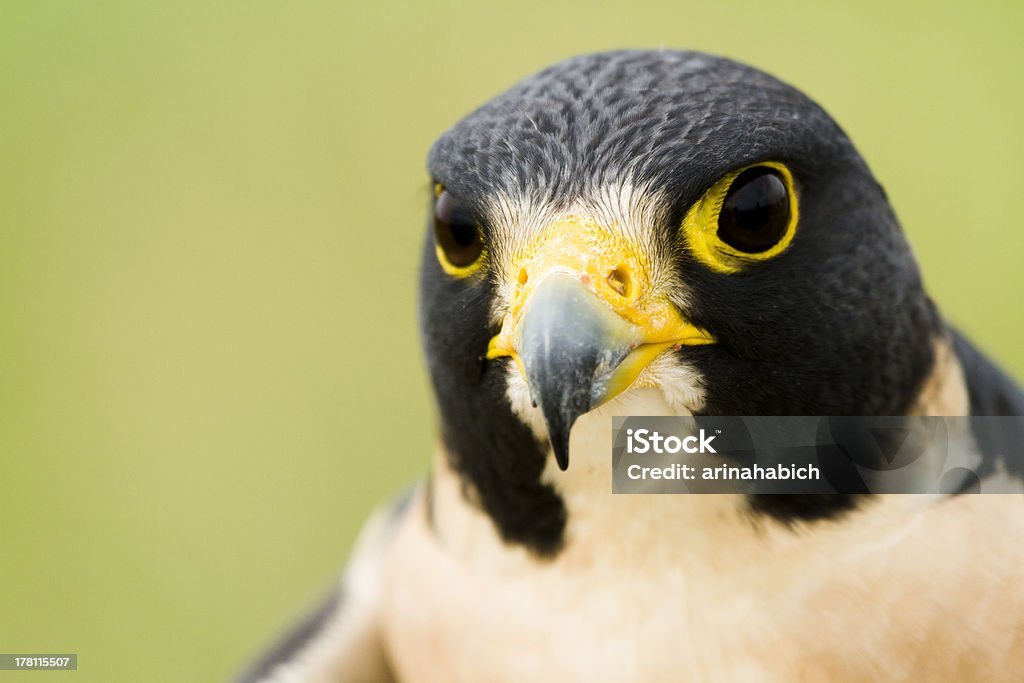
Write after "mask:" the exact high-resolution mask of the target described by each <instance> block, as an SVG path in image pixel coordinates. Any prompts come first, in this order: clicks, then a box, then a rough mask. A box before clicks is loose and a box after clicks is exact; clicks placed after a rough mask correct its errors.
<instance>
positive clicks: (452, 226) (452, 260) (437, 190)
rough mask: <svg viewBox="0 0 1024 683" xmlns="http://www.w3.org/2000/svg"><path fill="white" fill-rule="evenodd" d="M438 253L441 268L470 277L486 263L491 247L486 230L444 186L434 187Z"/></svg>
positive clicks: (452, 273) (435, 238) (435, 243)
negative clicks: (485, 236)
mask: <svg viewBox="0 0 1024 683" xmlns="http://www.w3.org/2000/svg"><path fill="white" fill-rule="evenodd" d="M432 220H433V227H434V253H435V254H436V255H437V261H438V263H440V264H441V269H442V270H444V272H445V273H447V274H448V275H451V276H452V277H457V278H466V277H469V276H470V275H472V274H473V273H475V272H477V271H478V270H480V268H481V267H483V265H484V263H485V262H486V258H487V247H486V245H485V244H484V240H483V231H482V230H481V228H480V225H479V223H478V222H477V220H476V218H475V217H474V216H473V215H472V213H470V211H469V210H468V209H467V208H466V207H465V205H464V204H463V203H462V202H460V201H459V200H458V199H456V198H455V197H453V196H452V195H451V194H449V193H448V191H447V190H445V189H444V187H442V186H441V185H439V184H438V185H435V186H434V207H433V219H432Z"/></svg>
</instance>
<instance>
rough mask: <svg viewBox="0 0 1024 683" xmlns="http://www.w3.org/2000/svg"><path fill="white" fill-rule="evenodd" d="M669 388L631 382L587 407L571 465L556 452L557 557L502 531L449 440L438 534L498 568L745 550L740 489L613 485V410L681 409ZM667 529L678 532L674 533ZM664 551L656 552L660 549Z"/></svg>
mask: <svg viewBox="0 0 1024 683" xmlns="http://www.w3.org/2000/svg"><path fill="white" fill-rule="evenodd" d="M677 414H679V413H678V412H677V411H674V410H672V409H671V408H670V407H669V406H668V405H667V403H666V402H665V401H664V399H663V397H662V395H661V392H659V391H657V390H654V389H650V390H639V391H632V392H628V393H627V394H625V395H623V396H621V397H619V398H617V399H615V400H614V401H612V402H611V403H609V404H607V405H606V406H603V407H602V408H600V409H598V410H596V411H594V412H591V413H589V414H587V415H584V416H583V417H581V418H580V419H579V420H578V421H577V423H576V425H575V427H574V428H573V432H572V439H571V443H570V466H569V469H568V470H567V471H565V472H562V471H561V470H559V468H558V466H557V464H556V463H555V461H554V458H553V457H549V460H548V463H547V467H546V468H545V471H544V474H543V481H544V482H545V483H547V484H550V485H551V486H552V487H553V488H554V489H555V490H556V491H557V492H558V493H559V495H560V497H561V498H562V500H563V502H564V504H565V508H566V513H567V524H566V528H565V536H564V543H563V547H562V548H561V550H560V551H559V552H558V553H557V554H556V555H555V556H554V557H551V558H539V557H537V556H536V555H535V554H534V553H532V552H530V551H529V550H528V549H526V548H524V547H521V546H517V545H514V544H508V543H506V542H504V541H502V539H501V537H500V535H499V533H498V531H497V528H496V526H495V525H494V523H493V521H492V520H490V519H489V518H488V517H487V515H486V513H484V512H483V510H482V509H481V508H480V506H479V505H477V504H475V502H474V500H473V496H472V492H469V494H468V495H467V494H466V493H465V487H464V486H463V482H462V480H461V479H460V478H459V476H458V475H457V474H456V473H455V472H453V471H452V469H451V468H450V467H449V465H448V459H447V456H446V454H445V453H444V452H443V449H440V453H439V456H438V457H437V458H436V460H435V467H434V474H433V487H434V494H433V503H432V513H433V521H434V528H435V531H436V533H437V536H438V538H439V540H440V541H441V542H442V544H443V545H445V546H446V547H447V549H448V551H449V552H451V553H452V554H454V555H455V556H456V557H458V558H459V559H460V560H461V561H464V562H470V563H472V564H476V565H478V566H480V568H481V569H484V568H486V570H487V571H493V572H497V573H504V572H509V573H516V572H517V571H519V570H521V569H523V568H526V567H536V566H537V565H538V564H541V565H543V564H545V563H546V564H549V565H552V566H562V567H564V566H566V565H575V566H578V565H584V566H596V565H600V566H604V567H612V566H616V565H622V564H627V565H631V566H632V567H633V569H641V570H642V569H643V568H644V567H643V566H641V565H646V566H647V567H648V568H649V569H651V570H652V571H653V570H655V569H656V568H658V567H667V566H676V567H684V566H686V565H688V564H690V563H692V562H699V563H700V564H702V565H705V566H707V564H708V563H709V562H711V563H712V564H713V563H715V562H716V558H719V557H721V558H722V559H723V561H724V560H726V559H727V558H728V557H735V556H736V546H737V545H742V544H743V543H747V542H753V541H756V539H757V535H758V529H757V528H756V526H755V525H754V524H752V523H751V521H750V516H749V512H748V509H747V506H746V503H745V500H744V497H743V496H741V495H624V494H613V493H612V426H611V420H612V416H613V415H650V416H658V415H677ZM667 539H671V540H672V542H670V543H666V542H665V541H666V540H667ZM654 551H657V552H654Z"/></svg>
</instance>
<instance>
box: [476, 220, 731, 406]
mask: <svg viewBox="0 0 1024 683" xmlns="http://www.w3.org/2000/svg"><path fill="white" fill-rule="evenodd" d="M647 258H648V256H647V253H646V252H645V250H644V249H643V248H642V246H640V245H635V244H632V243H631V242H630V241H629V240H627V239H626V238H625V237H624V236H623V235H622V234H621V231H618V230H610V229H608V228H605V227H603V226H601V225H599V224H598V223H597V222H596V221H595V220H593V219H592V218H589V217H582V216H566V217H564V218H561V219H559V220H557V221H555V222H553V223H551V224H549V225H548V226H547V227H546V228H545V229H544V230H543V231H542V232H541V234H540V235H539V236H538V237H537V239H535V240H534V241H533V242H532V243H531V244H529V245H527V246H526V247H525V248H524V249H522V250H521V251H520V252H519V253H517V254H516V255H515V256H514V257H513V258H512V259H511V263H512V265H511V267H510V269H509V270H508V271H507V272H509V273H510V274H511V278H512V282H511V283H510V284H511V285H512V287H513V288H514V292H513V296H512V301H511V305H510V307H509V309H508V311H507V313H506V316H505V318H504V320H503V322H502V327H501V330H500V332H499V333H498V334H497V335H496V336H495V337H494V338H493V339H491V342H490V344H489V345H488V349H487V357H488V358H498V357H501V356H510V357H512V358H513V359H514V360H515V361H516V363H517V364H519V369H520V371H521V372H522V371H523V367H522V363H521V361H520V360H519V357H518V353H517V352H516V345H517V343H518V341H519V325H520V322H521V320H522V317H523V314H524V313H525V311H526V308H527V306H528V304H529V301H530V298H531V295H532V293H533V292H534V290H535V289H536V287H537V286H538V285H539V284H540V283H541V282H542V281H543V279H544V278H545V277H546V276H547V275H548V274H550V273H554V272H561V273H564V274H568V275H570V276H572V277H574V278H577V279H578V280H579V281H580V283H581V284H583V285H584V286H586V287H587V288H588V289H590V290H591V291H592V292H593V293H594V294H595V295H596V296H597V297H598V298H599V299H600V300H601V301H602V302H604V303H605V304H607V305H608V307H609V308H610V309H611V310H612V311H614V312H615V313H616V314H618V315H619V316H620V317H621V318H622V319H624V320H625V321H627V322H629V323H631V324H632V326H635V331H636V333H637V334H636V338H638V339H640V340H641V341H639V342H638V343H636V349H635V351H633V353H631V354H630V356H629V357H627V359H626V360H625V361H624V362H623V363H622V365H621V366H620V369H619V370H618V371H617V372H616V373H615V374H614V375H613V377H612V386H610V387H609V396H611V395H614V394H617V393H619V392H621V391H623V390H625V389H626V388H627V387H628V386H629V385H630V384H632V382H633V381H634V380H635V379H636V377H637V376H638V375H639V373H640V372H641V371H642V370H643V368H644V367H646V365H647V364H648V363H649V362H650V361H651V360H653V359H654V357H655V356H657V355H658V354H659V353H661V352H662V351H664V350H665V349H668V348H671V347H673V346H679V345H700V344H711V343H714V339H713V338H712V337H711V335H710V334H708V333H707V332H706V331H705V330H702V329H700V328H698V327H696V326H695V325H693V324H692V323H691V322H689V321H687V320H685V319H684V318H683V317H682V315H680V313H679V311H678V309H677V308H676V307H675V305H674V304H673V303H672V302H671V301H670V300H669V299H668V297H667V296H666V295H665V293H663V292H658V291H655V290H654V288H653V287H652V286H651V283H650V280H649V277H648V274H649V273H650V272H651V269H650V264H649V263H648V261H647ZM523 374H524V377H525V373H523Z"/></svg>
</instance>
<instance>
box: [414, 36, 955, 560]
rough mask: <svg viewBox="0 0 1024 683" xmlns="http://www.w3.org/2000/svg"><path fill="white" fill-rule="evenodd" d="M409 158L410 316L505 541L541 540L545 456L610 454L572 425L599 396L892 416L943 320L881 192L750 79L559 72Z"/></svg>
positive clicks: (458, 459) (637, 56)
mask: <svg viewBox="0 0 1024 683" xmlns="http://www.w3.org/2000/svg"><path fill="white" fill-rule="evenodd" d="M428 166H429V172H430V175H431V177H432V180H433V183H434V189H435V191H434V198H433V203H432V207H431V212H430V220H429V224H430V225H429V228H428V230H427V236H426V242H425V249H424V256H423V267H422V280H421V288H420V311H421V327H422V334H423V343H424V347H425V350H426V356H427V359H428V365H429V368H430V373H431V377H432V380H433V384H434V387H435V392H436V395H437V399H438V405H439V412H440V420H441V425H442V431H443V439H444V442H445V445H446V448H447V450H448V453H449V455H450V458H451V460H452V463H453V465H454V466H455V468H456V469H457V470H458V471H459V472H460V473H462V474H463V475H464V476H465V478H466V479H467V481H468V483H470V484H471V485H472V487H473V488H474V489H475V490H476V492H477V493H478V495H479V498H480V500H481V502H482V504H483V506H484V507H485V509H487V511H488V512H489V513H491V515H492V517H494V518H495V519H496V521H497V523H498V527H499V529H500V530H501V532H502V534H503V535H504V536H505V538H506V539H507V540H510V541H522V542H524V543H527V544H528V545H533V546H534V547H537V548H540V549H543V547H544V543H545V541H544V539H546V538H550V537H553V536H552V532H551V529H548V530H547V531H545V529H538V523H537V517H538V515H537V510H540V509H543V508H544V506H545V505H548V504H551V505H554V503H553V502H552V500H553V499H557V493H556V492H555V490H554V489H553V488H552V487H551V486H550V485H549V484H547V483H544V482H542V481H541V475H542V473H543V471H544V469H545V466H546V463H547V462H548V461H549V460H550V459H552V458H553V459H554V461H555V462H556V463H557V465H558V466H559V467H560V468H561V469H562V470H566V468H569V470H568V471H567V472H565V473H564V474H563V475H561V476H567V477H569V476H572V468H571V467H570V465H571V464H573V463H575V462H576V461H577V460H578V459H579V458H592V457H600V458H607V457H609V454H608V453H600V454H589V453H577V452H575V451H572V449H571V448H570V434H571V432H572V429H573V426H574V425H575V424H577V420H578V418H580V416H582V415H584V414H586V413H588V412H591V411H594V410H595V409H598V408H600V407H601V406H602V405H604V404H606V403H607V402H609V401H612V400H613V399H618V400H622V401H623V402H622V403H619V402H618V400H617V402H616V403H615V404H614V405H615V410H617V411H618V412H619V414H623V413H624V412H626V411H627V410H628V409H629V403H628V397H629V396H631V395H635V394H637V393H638V392H644V391H654V392H657V393H658V394H660V397H661V399H662V400H663V401H664V403H665V404H666V405H667V406H668V407H669V409H670V410H671V411H672V412H675V413H679V414H707V415H800V414H805V415H873V414H878V415H886V414H903V413H905V412H907V411H908V410H910V409H911V406H913V404H914V402H915V400H916V399H917V396H918V393H919V391H920V387H921V386H922V383H923V382H924V381H925V379H926V377H927V375H928V373H929V372H930V370H931V369H932V366H933V363H934V354H935V351H934V346H933V343H932V341H933V339H934V338H935V337H936V336H937V335H938V334H939V333H940V330H941V323H940V321H939V318H938V316H937V315H936V313H935V311H934V308H933V306H932V305H931V303H930V301H929V300H928V298H927V296H926V295H925V293H924V291H923V288H922V284H921V279H920V275H919V272H918V269H917V266H916V264H915V262H914V259H913V256H912V254H911V251H910V249H909V248H908V245H907V243H906V241H905V239H904V237H903V234H902V232H901V231H900V229H899V226H898V223H897V221H896V219H895V217H894V214H893V211H892V209H891V208H890V206H889V203H888V201H887V199H886V196H885V193H884V191H883V190H882V188H881V187H880V186H879V184H878V183H877V182H876V181H875V179H874V178H873V176H872V174H871V172H870V171H869V169H868V167H867V166H866V164H865V163H864V161H863V160H862V159H861V157H860V155H859V154H858V153H857V151H856V150H855V149H854V147H853V145H852V144H851V142H850V140H849V139H848V138H847V136H846V135H845V134H844V133H843V131H842V130H841V129H840V128H839V126H838V125H837V124H836V123H835V122H834V121H833V120H832V119H831V118H830V117H829V116H828V115H827V114H826V113H825V112H824V111H823V110H822V109H821V108H820V107H818V106H817V105H816V104H815V103H814V102H812V101H811V100H810V99H808V98H807V97H806V96H805V95H803V94H802V93H800V92H799V91H797V90H795V89H794V88H792V87H790V86H788V85H786V84H784V83H782V82H780V81H778V80H776V79H775V78H772V77H771V76H768V75H766V74H764V73H762V72H760V71H758V70H756V69H753V68H751V67H748V66H745V65H742V64H738V63H736V62H733V61H730V60H727V59H723V58H720V57H715V56H711V55H707V54H701V53H696V52H675V51H653V52H649V51H629V52H612V53H601V54H594V55H588V56H582V57H577V58H574V59H570V60H568V61H565V62H562V63H560V64H557V65H555V66H553V67H551V68H549V69H546V70H544V71H542V72H540V73H539V74H537V75H535V76H533V77H530V78H528V79H526V80H524V81H522V82H521V83H519V84H517V85H515V86H513V87H512V88H511V89H510V90H508V91H506V92H505V93H503V94H501V95H499V96H498V97H496V98H495V99H493V100H491V101H490V102H488V103H487V104H485V105H484V106H482V107H481V108H479V109H477V110H476V111H474V112H473V113H471V114H469V115H468V116H467V117H465V118H464V119H463V120H462V121H460V122H459V123H457V124H456V125H455V126H453V127H452V128H451V129H449V130H448V131H446V132H445V133H444V134H443V135H442V136H441V137H440V139H439V140H438V141H437V142H436V143H435V144H434V146H433V148H432V149H431V151H430V154H429V163H428ZM607 428H608V429H609V430H610V428H611V427H610V424H609V426H608V427H607ZM602 463H604V460H602ZM545 501H546V502H545ZM547 517H549V518H550V519H549V521H548V526H550V527H551V528H552V529H554V528H556V527H558V526H559V524H564V519H563V520H561V521H559V519H558V515H557V514H554V513H551V514H548V515H547ZM540 526H543V525H542V524H541V525H540Z"/></svg>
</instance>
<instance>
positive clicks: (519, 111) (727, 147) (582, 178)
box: [428, 51, 861, 204]
mask: <svg viewBox="0 0 1024 683" xmlns="http://www.w3.org/2000/svg"><path fill="white" fill-rule="evenodd" d="M765 158H774V159H779V160H789V161H792V162H794V163H798V164H800V165H801V166H802V167H805V170H806V172H809V173H815V172H823V171H825V170H826V169H825V168H823V167H822V165H821V162H831V163H833V164H838V163H843V162H845V163H853V164H859V163H861V162H860V158H859V156H858V155H857V153H856V152H855V151H854V149H853V147H852V145H851V144H850V142H849V140H847V138H846V136H845V135H844V134H843V133H842V131H841V130H840V129H839V128H838V126H836V124H835V123H834V122H833V121H832V120H831V118H829V116H828V115H827V114H826V113H825V112H824V111H822V110H821V109H820V108H819V107H818V106H817V105H815V104H814V103H813V102H812V101H811V100H809V99H808V98H807V97H806V96H804V95H803V94H802V93H800V92H799V91H797V90H795V89H793V88H791V87H790V86H788V85H786V84H784V83H782V82H780V81H778V80H776V79H774V78H772V77H771V76H768V75H767V74H764V73H762V72H760V71H757V70H755V69H752V68H750V67H748V66H745V65H742V64H739V63H736V62H733V61H730V60H727V59H724V58H721V57H715V56H712V55H707V54H702V53H698V52H674V51H658V52H650V51H625V52H608V53H600V54H594V55H585V56H581V57H576V58H573V59H569V60H566V61H564V62H561V63H559V64H557V65H555V66H553V67H550V68H548V69H545V70H544V71H541V72H540V73H538V74H537V75H535V76H532V77H530V78H527V79H526V80H524V81H522V82H520V83H519V84H517V85H515V86H513V87H512V88H510V89H509V90H508V91H506V92H505V93H503V94H501V95H499V96H498V97H496V98H494V99H493V100H491V101H490V102H488V103H487V104H485V105H484V106H482V107H480V108H479V109H477V110H476V111H475V112H473V113H471V114H470V115H468V116H467V117H465V118H464V119H463V120H462V121H460V122H459V123H458V124H456V125H455V126H454V127H452V128H451V129H450V130H448V131H447V132H445V133H444V134H443V135H442V136H441V138H440V139H439V140H438V141H437V142H436V143H435V144H434V146H433V148H432V149H431V151H430V154H429V161H428V167H429V169H430V172H431V174H432V175H433V177H434V178H435V179H436V180H437V181H438V182H441V183H444V184H445V185H446V186H448V187H450V188H452V190H453V191H455V192H456V193H457V194H459V196H461V197H463V198H464V199H468V200H471V199H474V198H478V197H481V196H482V197H488V196H494V195H496V194H499V193H505V194H511V195H518V194H522V195H527V196H534V197H538V198H541V199H542V200H544V201H547V202H551V203H555V204H558V203H561V202H564V201H566V200H569V199H571V198H572V197H573V196H576V195H579V194H581V193H585V192H587V191H590V190H592V189H593V188H594V187H597V186H600V185H603V184H617V183H620V182H622V181H623V180H628V181H631V182H633V183H634V184H637V185H645V186H647V185H649V186H654V187H664V188H667V189H669V190H670V191H672V192H673V194H674V195H676V196H680V197H689V196H692V194H693V193H694V192H695V191H697V190H698V189H701V188H705V187H707V186H708V185H709V184H710V183H712V182H714V180H716V179H717V178H718V177H720V176H721V175H723V174H724V173H726V172H727V171H729V170H731V169H732V168H734V167H736V166H737V165H743V164H745V163H751V162H754V161H758V160H761V159H765Z"/></svg>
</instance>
